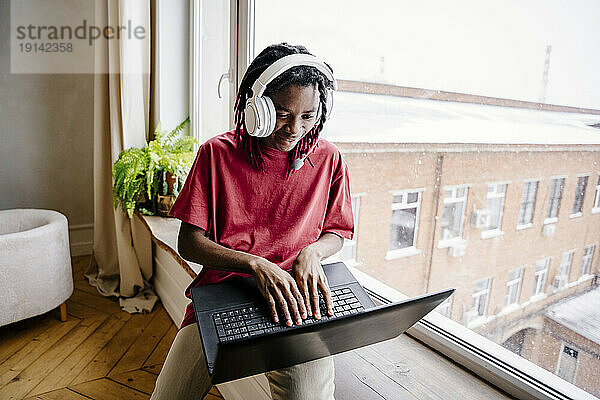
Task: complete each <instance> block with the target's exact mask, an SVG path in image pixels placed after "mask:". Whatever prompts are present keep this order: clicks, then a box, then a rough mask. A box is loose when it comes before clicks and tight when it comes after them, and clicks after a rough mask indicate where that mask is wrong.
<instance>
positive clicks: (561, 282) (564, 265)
mask: <svg viewBox="0 0 600 400" xmlns="http://www.w3.org/2000/svg"><path fill="white" fill-rule="evenodd" d="M573 254H575V250H570V251H565V252H564V253H562V257H561V259H560V268H559V272H558V275H557V277H556V278H555V280H554V287H555V288H556V289H563V288H564V287H565V286H567V283H569V274H570V273H571V265H572V264H573Z"/></svg>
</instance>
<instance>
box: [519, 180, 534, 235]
mask: <svg viewBox="0 0 600 400" xmlns="http://www.w3.org/2000/svg"><path fill="white" fill-rule="evenodd" d="M537 189H538V182H537V181H533V182H525V184H524V185H523V194H522V195H521V210H520V211H519V225H521V226H522V225H527V224H531V223H532V222H533V210H534V207H535V197H536V195H537Z"/></svg>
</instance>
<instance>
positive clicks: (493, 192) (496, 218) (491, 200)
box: [485, 183, 506, 230]
mask: <svg viewBox="0 0 600 400" xmlns="http://www.w3.org/2000/svg"><path fill="white" fill-rule="evenodd" d="M505 196H506V183H492V184H489V185H488V191H487V202H486V205H485V207H486V208H487V209H488V210H490V213H491V217H490V225H489V226H488V230H494V229H500V224H501V222H502V211H503V209H504V197H505Z"/></svg>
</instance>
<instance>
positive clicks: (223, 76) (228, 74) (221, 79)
mask: <svg viewBox="0 0 600 400" xmlns="http://www.w3.org/2000/svg"><path fill="white" fill-rule="evenodd" d="M230 76H231V74H230V73H229V71H227V72H225V73H224V74H222V75H221V77H220V78H219V83H218V84H217V94H218V95H219V98H220V99H222V98H223V96H221V82H222V81H223V79H225V78H227V82H230V79H229V78H230Z"/></svg>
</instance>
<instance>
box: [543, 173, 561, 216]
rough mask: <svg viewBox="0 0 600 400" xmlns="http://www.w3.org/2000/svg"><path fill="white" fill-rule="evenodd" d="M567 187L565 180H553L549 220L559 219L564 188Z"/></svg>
mask: <svg viewBox="0 0 600 400" xmlns="http://www.w3.org/2000/svg"><path fill="white" fill-rule="evenodd" d="M564 186H565V178H554V179H552V187H551V188H550V200H549V203H548V215H547V218H548V219H551V220H552V219H556V218H558V210H559V209H560V199H561V197H562V192H563V188H564Z"/></svg>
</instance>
